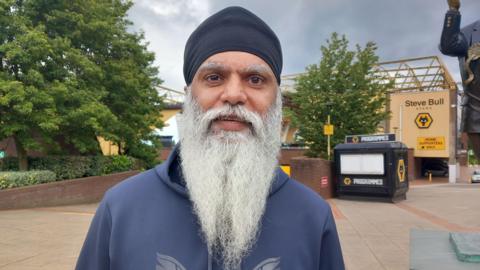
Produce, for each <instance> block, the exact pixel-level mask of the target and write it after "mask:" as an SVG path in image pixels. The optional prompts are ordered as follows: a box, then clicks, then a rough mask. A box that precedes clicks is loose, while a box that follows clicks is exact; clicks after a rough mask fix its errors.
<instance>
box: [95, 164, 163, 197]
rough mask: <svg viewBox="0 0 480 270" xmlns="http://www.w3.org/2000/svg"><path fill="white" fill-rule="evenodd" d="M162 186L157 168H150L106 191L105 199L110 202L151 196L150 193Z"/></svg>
mask: <svg viewBox="0 0 480 270" xmlns="http://www.w3.org/2000/svg"><path fill="white" fill-rule="evenodd" d="M162 186H163V183H162V181H161V179H160V177H159V176H158V174H157V173H156V171H155V169H149V170H146V171H143V172H141V173H139V174H136V175H133V176H131V177H129V178H127V179H125V180H123V181H122V182H120V183H118V184H116V185H114V186H113V187H111V188H110V189H109V190H107V192H106V193H105V196H104V200H106V201H107V202H108V203H109V204H112V203H114V204H116V203H119V202H126V201H133V200H136V199H138V198H142V197H147V196H149V194H151V193H153V192H155V191H158V190H159V189H161V188H162Z"/></svg>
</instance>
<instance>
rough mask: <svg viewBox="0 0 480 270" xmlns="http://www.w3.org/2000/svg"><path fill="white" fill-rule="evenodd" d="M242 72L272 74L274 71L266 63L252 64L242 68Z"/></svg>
mask: <svg viewBox="0 0 480 270" xmlns="http://www.w3.org/2000/svg"><path fill="white" fill-rule="evenodd" d="M242 72H245V73H259V74H270V73H273V72H271V69H270V68H269V67H266V66H265V65H259V64H255V65H250V66H248V67H246V68H244V69H242Z"/></svg>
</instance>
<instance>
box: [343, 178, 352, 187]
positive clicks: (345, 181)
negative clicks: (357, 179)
mask: <svg viewBox="0 0 480 270" xmlns="http://www.w3.org/2000/svg"><path fill="white" fill-rule="evenodd" d="M343 183H344V184H345V185H346V186H350V185H351V184H352V179H350V178H348V177H345V179H343Z"/></svg>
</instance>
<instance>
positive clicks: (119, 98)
mask: <svg viewBox="0 0 480 270" xmlns="http://www.w3.org/2000/svg"><path fill="white" fill-rule="evenodd" d="M131 5H132V2H130V1H121V0H113V1H105V0H100V1H98V0H23V1H22V0H2V1H0V140H1V139H4V138H6V137H10V136H13V138H14V140H15V143H16V145H17V151H18V153H19V157H20V159H21V160H26V156H25V155H26V151H27V150H30V149H43V150H44V151H49V152H53V153H56V154H62V153H66V152H68V151H70V152H72V151H73V152H75V153H89V154H92V153H93V154H94V153H98V152H99V145H98V142H97V139H96V137H97V136H102V137H104V138H106V139H108V140H112V141H114V142H116V143H117V144H118V145H119V146H121V152H122V154H133V155H134V156H137V157H140V158H144V159H150V160H151V159H152V158H154V157H155V156H156V154H157V148H156V147H157V146H158V145H159V144H160V140H159V138H158V137H157V136H155V135H153V134H152V128H160V127H161V126H162V123H161V120H160V118H159V112H160V110H161V108H162V100H161V98H160V97H159V95H158V93H157V91H156V89H155V87H156V86H157V85H158V84H159V83H161V81H160V80H159V79H158V78H157V73H158V71H157V69H156V68H155V67H153V61H154V55H153V53H151V52H149V51H148V50H147V47H146V46H147V44H146V43H145V42H144V37H143V34H142V33H131V32H128V31H127V28H128V26H129V25H130V24H131V22H129V21H128V20H127V18H126V17H127V11H128V10H129V8H130V7H131ZM147 141H148V142H149V143H145V142H147ZM65 146H68V147H65ZM24 165H25V164H24ZM21 167H23V169H24V168H25V166H21Z"/></svg>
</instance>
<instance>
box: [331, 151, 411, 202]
mask: <svg viewBox="0 0 480 270" xmlns="http://www.w3.org/2000/svg"><path fill="white" fill-rule="evenodd" d="M334 157H335V170H336V175H337V195H338V197H339V198H347V199H367V200H380V201H390V202H397V201H400V200H405V199H406V194H407V191H408V174H407V166H408V164H407V161H408V158H407V147H406V146H405V145H404V144H403V143H401V142H376V143H344V144H339V145H337V146H336V147H335V149H334Z"/></svg>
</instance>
